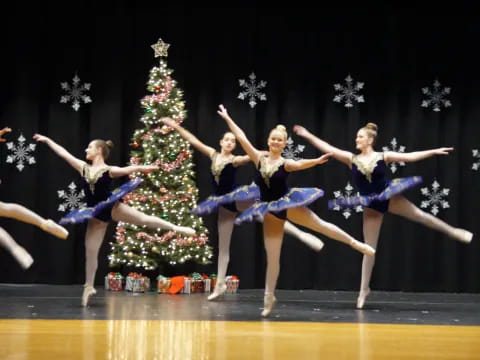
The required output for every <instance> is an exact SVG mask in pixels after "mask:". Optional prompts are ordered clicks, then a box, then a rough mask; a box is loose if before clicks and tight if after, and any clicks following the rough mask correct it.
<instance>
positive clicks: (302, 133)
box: [293, 125, 310, 137]
mask: <svg viewBox="0 0 480 360" xmlns="http://www.w3.org/2000/svg"><path fill="white" fill-rule="evenodd" d="M293 132H294V133H295V134H297V135H298V136H303V137H305V136H308V135H309V134H310V131H308V130H307V129H305V128H304V127H303V126H300V125H295V126H294V127H293Z"/></svg>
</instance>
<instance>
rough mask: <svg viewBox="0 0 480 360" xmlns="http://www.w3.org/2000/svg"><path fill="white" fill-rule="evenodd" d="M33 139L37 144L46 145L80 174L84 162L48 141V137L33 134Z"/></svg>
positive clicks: (50, 140) (53, 142)
mask: <svg viewBox="0 0 480 360" xmlns="http://www.w3.org/2000/svg"><path fill="white" fill-rule="evenodd" d="M33 138H34V139H35V140H37V141H38V142H43V143H45V144H47V145H48V147H49V148H50V149H52V150H53V152H54V153H56V154H57V155H58V156H60V157H61V158H62V159H63V160H65V161H66V162H68V163H69V164H70V166H72V167H73V168H74V169H75V170H77V171H78V172H79V173H82V169H83V166H84V165H85V161H82V160H80V159H77V158H76V157H75V156H73V155H72V154H70V153H69V152H68V151H67V150H66V149H65V148H64V147H63V146H60V145H58V144H57V143H56V142H55V141H53V140H52V139H50V138H49V137H46V136H43V135H40V134H35V135H33Z"/></svg>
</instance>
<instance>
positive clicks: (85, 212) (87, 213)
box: [59, 164, 142, 225]
mask: <svg viewBox="0 0 480 360" xmlns="http://www.w3.org/2000/svg"><path fill="white" fill-rule="evenodd" d="M81 181H82V184H81V185H82V188H83V191H84V192H85V199H86V203H87V207H84V208H80V209H75V210H73V211H71V212H70V213H69V214H67V215H66V216H64V217H63V218H62V219H60V222H59V223H60V224H62V225H64V224H77V223H81V222H84V221H88V220H89V219H91V218H96V219H98V220H101V221H104V222H109V221H110V220H112V216H111V212H112V208H113V206H114V205H115V203H116V202H117V201H119V200H120V199H121V198H122V197H124V196H125V195H126V194H128V193H129V192H131V191H133V190H134V189H135V188H136V187H137V186H138V185H140V183H141V182H142V179H140V178H135V179H134V180H131V181H129V182H127V183H125V184H123V185H122V186H120V187H118V188H116V189H115V190H113V191H110V186H111V183H112V177H111V176H110V166H105V167H103V168H101V169H98V170H97V171H95V172H92V170H91V167H90V166H89V165H88V164H85V165H84V167H83V170H82V180H81Z"/></svg>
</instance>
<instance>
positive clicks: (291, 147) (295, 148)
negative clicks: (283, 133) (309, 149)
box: [282, 136, 305, 160]
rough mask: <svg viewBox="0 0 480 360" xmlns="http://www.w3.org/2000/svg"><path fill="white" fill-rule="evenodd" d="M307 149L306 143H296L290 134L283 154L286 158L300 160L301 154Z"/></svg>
mask: <svg viewBox="0 0 480 360" xmlns="http://www.w3.org/2000/svg"><path fill="white" fill-rule="evenodd" d="M303 150H305V145H295V144H294V142H293V140H292V138H291V137H290V136H289V137H288V140H287V146H286V147H285V149H283V152H282V156H283V157H284V158H285V159H292V160H300V159H301V158H300V156H299V155H300V154H301V153H302V152H303Z"/></svg>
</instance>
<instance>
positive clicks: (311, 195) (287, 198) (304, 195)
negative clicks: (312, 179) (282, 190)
mask: <svg viewBox="0 0 480 360" xmlns="http://www.w3.org/2000/svg"><path fill="white" fill-rule="evenodd" d="M322 196H323V190H321V189H318V188H291V189H290V190H288V192H287V193H286V194H285V195H284V196H282V197H281V198H279V199H278V200H274V201H257V202H256V203H255V204H254V205H252V206H250V207H249V208H248V209H247V210H245V211H244V212H242V213H241V214H240V215H239V216H237V218H236V219H235V224H236V225H239V224H241V223H243V222H244V221H248V222H251V221H253V220H257V221H263V218H264V216H265V214H266V213H273V214H276V213H280V212H282V211H286V210H287V209H291V208H296V207H302V206H306V205H309V204H311V203H313V202H314V201H315V200H317V199H318V198H321V197H322Z"/></svg>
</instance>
